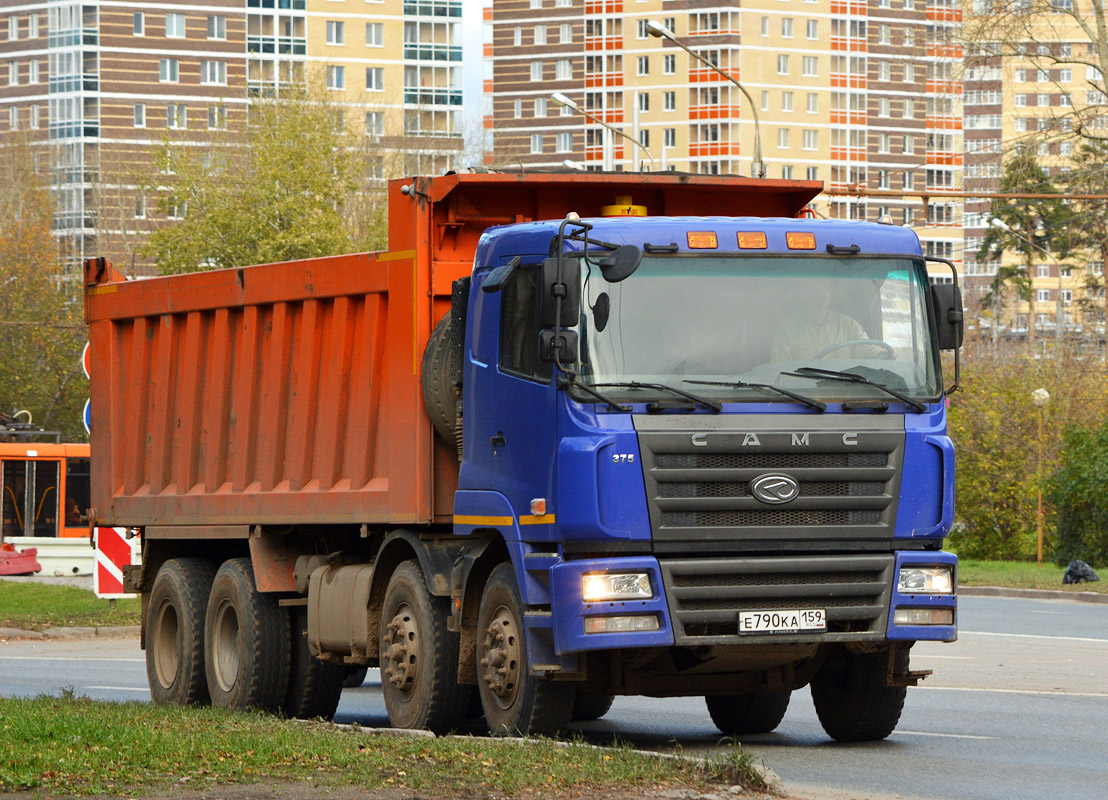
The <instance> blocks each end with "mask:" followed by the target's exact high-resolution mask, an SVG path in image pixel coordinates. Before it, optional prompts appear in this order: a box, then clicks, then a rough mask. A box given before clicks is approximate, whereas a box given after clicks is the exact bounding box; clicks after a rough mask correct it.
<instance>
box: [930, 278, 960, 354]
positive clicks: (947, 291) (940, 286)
mask: <svg viewBox="0 0 1108 800" xmlns="http://www.w3.org/2000/svg"><path fill="white" fill-rule="evenodd" d="M931 303H932V305H934V306H935V333H936V335H937V338H938V342H939V349H940V350H957V349H958V348H959V347H961V346H962V335H963V332H964V324H963V321H962V293H961V292H960V291H958V287H957V286H955V285H954V284H951V283H935V284H932V285H931Z"/></svg>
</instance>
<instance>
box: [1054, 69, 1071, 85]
mask: <svg viewBox="0 0 1108 800" xmlns="http://www.w3.org/2000/svg"><path fill="white" fill-rule="evenodd" d="M1072 80H1073V70H1072V69H1064V70H1062V72H1061V73H1060V74H1059V77H1058V81H1059V83H1069V82H1070V81H1072Z"/></svg>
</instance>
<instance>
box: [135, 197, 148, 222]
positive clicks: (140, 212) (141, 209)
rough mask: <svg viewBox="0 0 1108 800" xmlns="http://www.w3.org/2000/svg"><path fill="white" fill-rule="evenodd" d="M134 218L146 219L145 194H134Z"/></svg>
mask: <svg viewBox="0 0 1108 800" xmlns="http://www.w3.org/2000/svg"><path fill="white" fill-rule="evenodd" d="M135 219H146V196H145V195H141V194H138V195H135Z"/></svg>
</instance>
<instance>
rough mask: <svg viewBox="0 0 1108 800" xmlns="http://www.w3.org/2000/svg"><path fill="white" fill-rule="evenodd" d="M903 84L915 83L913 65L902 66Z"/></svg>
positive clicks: (914, 68)
mask: <svg viewBox="0 0 1108 800" xmlns="http://www.w3.org/2000/svg"><path fill="white" fill-rule="evenodd" d="M904 82H905V83H915V82H916V67H915V65H914V64H905V65H904Z"/></svg>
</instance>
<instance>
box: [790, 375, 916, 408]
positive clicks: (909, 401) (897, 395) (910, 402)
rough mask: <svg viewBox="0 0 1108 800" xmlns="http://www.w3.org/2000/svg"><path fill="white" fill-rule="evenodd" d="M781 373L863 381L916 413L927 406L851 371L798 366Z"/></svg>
mask: <svg viewBox="0 0 1108 800" xmlns="http://www.w3.org/2000/svg"><path fill="white" fill-rule="evenodd" d="M781 374H782V375H791V376H793V377H795V378H808V379H809V380H819V379H820V378H826V379H827V380H830V381H842V382H843V383H864V384H865V385H866V386H873V387H875V388H877V389H880V390H881V391H883V392H885V393H886V394H890V395H892V396H893V397H895V398H896V399H897V400H900V401H901V402H902V403H907V404H908V405H909V406H911V407H912V408H914V409H915V410H916V412H917V413H920V414H922V413H924V412H925V411H927V406H925V405H924V404H923V403H921V402H919V401H918V400H913V399H912V398H910V397H908V396H907V395H905V394H901V393H900V392H898V391H897V390H896V389H891V388H889V387H888V386H886V385H885V384H883V383H878V382H877V381H871V380H870V379H869V378H866V377H864V376H862V375H855V374H854V373H853V372H838V371H836V370H833V369H820V368H818V367H798V368H797V369H796V371H795V372H782V373H781Z"/></svg>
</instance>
